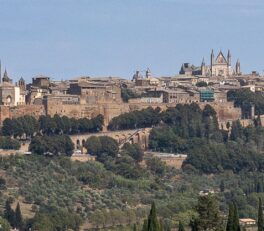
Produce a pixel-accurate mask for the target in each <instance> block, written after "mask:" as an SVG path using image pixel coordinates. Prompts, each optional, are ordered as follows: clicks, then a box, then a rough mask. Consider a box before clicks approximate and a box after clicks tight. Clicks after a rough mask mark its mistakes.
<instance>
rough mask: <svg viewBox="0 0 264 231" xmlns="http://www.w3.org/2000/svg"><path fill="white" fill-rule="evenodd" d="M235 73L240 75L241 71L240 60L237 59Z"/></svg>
mask: <svg viewBox="0 0 264 231" xmlns="http://www.w3.org/2000/svg"><path fill="white" fill-rule="evenodd" d="M236 74H237V75H240V74H241V71H240V61H239V59H238V60H237V62H236Z"/></svg>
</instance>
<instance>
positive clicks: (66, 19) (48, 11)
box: [0, 0, 264, 80]
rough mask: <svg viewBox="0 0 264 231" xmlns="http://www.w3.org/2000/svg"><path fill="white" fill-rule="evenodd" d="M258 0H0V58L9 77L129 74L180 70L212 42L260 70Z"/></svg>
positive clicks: (262, 30)
mask: <svg viewBox="0 0 264 231" xmlns="http://www.w3.org/2000/svg"><path fill="white" fill-rule="evenodd" d="M263 43H264V1H263V0H200V1H199V0H0V58H1V60H2V69H3V67H5V66H6V68H7V70H8V72H9V73H10V77H11V78H13V79H14V80H17V79H18V78H19V77H20V76H23V77H24V78H25V79H27V80H30V79H31V78H32V77H33V76H35V75H38V74H44V75H48V76H51V77H52V78H54V79H59V80H60V79H67V78H71V77H76V76H80V75H89V76H120V77H125V78H131V76H132V75H133V72H134V71H135V70H145V69H146V68H147V67H149V68H150V69H151V70H152V73H153V75H155V76H161V75H163V76H170V75H175V74H177V73H178V71H179V68H180V66H181V64H182V63H183V62H191V63H193V64H196V65H200V63H201V61H202V58H203V57H204V58H205V61H206V63H209V57H210V52H211V49H212V48H213V49H214V50H215V53H217V52H218V51H219V50H220V49H222V51H223V52H224V53H225V54H226V53H227V49H228V48H229V49H230V50H231V54H232V61H233V64H234V63H235V61H236V59H237V58H238V57H239V58H240V62H241V69H242V71H244V72H250V71H251V70H257V71H259V72H261V73H262V71H263V70H264V58H263V54H264V46H263Z"/></svg>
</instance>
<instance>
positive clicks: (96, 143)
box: [84, 136, 119, 161]
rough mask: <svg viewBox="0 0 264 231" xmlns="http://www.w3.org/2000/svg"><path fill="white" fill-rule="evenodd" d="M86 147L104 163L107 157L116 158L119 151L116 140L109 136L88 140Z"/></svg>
mask: <svg viewBox="0 0 264 231" xmlns="http://www.w3.org/2000/svg"><path fill="white" fill-rule="evenodd" d="M84 147H85V148H86V149H87V150H88V153H89V154H91V155H96V156H97V159H98V160H99V161H104V159H105V157H113V158H114V157H116V156H117V154H118V150H119V148H118V143H117V142H116V140H114V139H113V138H111V137H108V136H99V137H94V136H92V137H90V138H88V139H87V140H86V142H85V144H84Z"/></svg>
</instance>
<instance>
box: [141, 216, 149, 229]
mask: <svg viewBox="0 0 264 231" xmlns="http://www.w3.org/2000/svg"><path fill="white" fill-rule="evenodd" d="M142 231H148V220H147V219H145V220H144V223H143V228H142Z"/></svg>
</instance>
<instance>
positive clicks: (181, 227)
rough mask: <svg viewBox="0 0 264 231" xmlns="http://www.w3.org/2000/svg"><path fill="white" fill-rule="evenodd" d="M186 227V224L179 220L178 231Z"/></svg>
mask: <svg viewBox="0 0 264 231" xmlns="http://www.w3.org/2000/svg"><path fill="white" fill-rule="evenodd" d="M184 230H185V229H184V226H183V223H182V222H181V221H180V222H179V229H178V231H184Z"/></svg>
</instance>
